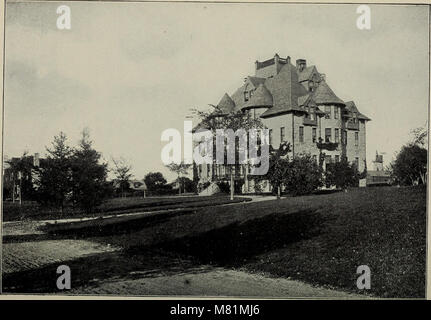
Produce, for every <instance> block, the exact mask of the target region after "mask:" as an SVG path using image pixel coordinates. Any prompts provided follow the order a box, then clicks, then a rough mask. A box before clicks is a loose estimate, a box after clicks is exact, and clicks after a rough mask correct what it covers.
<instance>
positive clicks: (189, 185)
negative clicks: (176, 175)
mask: <svg viewBox="0 0 431 320" xmlns="http://www.w3.org/2000/svg"><path fill="white" fill-rule="evenodd" d="M180 182H181V185H182V186H183V192H196V191H197V189H196V187H197V185H196V183H195V182H194V181H193V180H191V179H189V178H187V177H181V178H180Z"/></svg>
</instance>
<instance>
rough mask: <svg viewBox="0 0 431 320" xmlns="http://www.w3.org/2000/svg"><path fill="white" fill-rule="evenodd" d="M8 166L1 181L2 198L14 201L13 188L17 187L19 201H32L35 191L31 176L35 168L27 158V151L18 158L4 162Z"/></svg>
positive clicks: (29, 157)
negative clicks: (9, 197) (18, 189)
mask: <svg viewBox="0 0 431 320" xmlns="http://www.w3.org/2000/svg"><path fill="white" fill-rule="evenodd" d="M5 162H6V163H7V164H8V165H9V169H8V170H7V171H6V170H5V178H6V175H7V176H8V178H7V179H3V183H4V185H3V190H4V191H5V193H4V197H7V196H11V197H12V198H13V199H15V190H14V188H15V186H16V185H18V186H19V188H20V190H21V192H20V196H21V199H20V200H21V201H23V200H24V199H25V200H33V199H34V198H35V195H36V191H35V189H34V186H33V175H34V172H35V168H34V166H33V158H32V157H31V156H28V153H27V151H25V152H24V153H23V155H22V156H21V157H20V158H12V159H9V160H6V161H5Z"/></svg>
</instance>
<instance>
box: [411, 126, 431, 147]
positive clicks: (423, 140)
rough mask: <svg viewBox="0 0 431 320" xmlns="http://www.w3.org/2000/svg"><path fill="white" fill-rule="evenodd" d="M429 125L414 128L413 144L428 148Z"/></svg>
mask: <svg viewBox="0 0 431 320" xmlns="http://www.w3.org/2000/svg"><path fill="white" fill-rule="evenodd" d="M427 128H428V125H427V124H425V125H424V126H423V127H419V128H416V129H413V130H412V135H413V141H412V144H413V145H417V146H419V147H421V148H425V149H426V148H428V129H427Z"/></svg>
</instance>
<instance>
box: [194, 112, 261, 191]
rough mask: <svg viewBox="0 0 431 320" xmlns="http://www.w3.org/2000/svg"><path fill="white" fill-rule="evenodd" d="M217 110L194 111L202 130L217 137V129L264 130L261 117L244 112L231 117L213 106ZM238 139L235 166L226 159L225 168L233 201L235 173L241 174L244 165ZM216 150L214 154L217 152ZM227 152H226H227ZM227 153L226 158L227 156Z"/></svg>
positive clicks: (234, 113) (231, 114)
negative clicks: (241, 162) (240, 169)
mask: <svg viewBox="0 0 431 320" xmlns="http://www.w3.org/2000/svg"><path fill="white" fill-rule="evenodd" d="M213 107H214V109H215V110H213V111H210V112H203V111H198V110H194V112H195V114H196V115H197V116H198V118H199V119H200V124H199V127H200V128H205V129H206V130H209V131H211V132H212V134H213V135H214V136H215V135H216V130H217V129H222V130H228V129H232V130H233V132H236V131H237V130H239V129H242V130H245V131H246V132H249V131H250V130H251V129H262V128H263V123H262V121H261V119H260V118H259V117H257V118H254V117H252V116H251V115H250V113H248V112H243V111H241V110H239V111H236V112H232V113H230V114H229V115H225V114H224V113H223V111H222V110H220V108H219V107H217V106H213ZM238 140H239V139H238V138H236V141H235V164H231V165H228V164H227V161H226V159H225V162H224V163H225V166H226V167H227V169H228V172H229V174H230V198H231V199H233V196H234V193H235V192H234V191H235V182H234V180H235V177H234V172H239V168H240V166H241V165H242V164H240V163H239V161H238V160H239V156H238V155H239V152H240V151H243V150H240V149H239V143H238ZM215 149H216V148H214V154H215V152H216V150H215ZM225 151H226V150H225ZM226 154H227V153H226V152H225V156H226ZM213 161H214V163H215V161H216V157H215V155H214V156H213Z"/></svg>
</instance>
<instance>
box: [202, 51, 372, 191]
mask: <svg viewBox="0 0 431 320" xmlns="http://www.w3.org/2000/svg"><path fill="white" fill-rule="evenodd" d="M217 107H218V109H219V110H221V111H223V114H229V113H231V112H237V111H239V110H241V111H243V112H249V113H250V116H252V117H260V118H261V120H262V123H263V125H264V126H265V127H266V128H268V129H269V143H270V144H271V146H272V147H273V148H278V147H279V146H280V143H282V142H288V143H290V154H289V156H295V155H299V154H306V153H308V154H310V155H312V156H313V157H314V158H315V159H316V161H318V159H319V155H320V154H321V149H319V147H318V145H319V141H320V142H323V143H330V144H331V145H332V146H334V147H333V148H331V149H329V150H324V154H325V156H324V162H323V167H324V168H325V167H326V164H328V163H331V162H335V161H340V160H341V159H342V157H346V158H347V160H348V161H349V162H351V163H354V164H356V166H357V168H358V170H359V172H363V171H364V169H365V168H366V159H365V153H366V152H365V151H366V139H365V126H366V123H367V121H369V120H370V119H369V118H368V117H367V116H365V115H364V114H362V113H361V112H359V110H358V108H357V106H356V105H355V103H354V102H353V101H346V102H345V101H343V100H341V99H340V98H339V97H338V96H337V95H336V94H335V93H334V91H333V90H332V89H331V88H330V87H329V85H328V84H327V83H326V79H325V75H324V74H321V73H319V72H318V71H317V68H316V66H307V62H306V60H305V59H298V60H296V63H295V65H293V64H292V62H291V59H290V57H287V58H285V59H284V58H281V57H279V55H278V54H276V55H275V56H274V57H273V58H271V59H269V60H266V61H262V62H260V61H256V62H255V75H254V76H248V77H247V78H245V80H244V83H243V85H242V86H241V87H240V88H238V89H237V90H236V91H235V92H234V93H233V94H232V95H229V94H227V93H226V94H224V96H223V97H222V98H221V100H220V102H219V103H218V105H217ZM320 146H321V144H320ZM238 171H239V172H236V173H235V176H237V177H241V178H244V179H245V183H244V185H243V187H242V189H243V192H253V190H254V188H253V183H252V181H249V179H248V178H247V171H248V170H247V169H246V168H243V167H241V168H240V170H238ZM196 174H197V175H198V177H199V181H200V182H211V181H216V180H218V179H223V178H225V177H226V175H227V172H226V168H225V167H224V166H223V165H217V164H214V165H211V164H205V165H199V166H198V168H197V170H196ZM264 189H268V190H269V189H270V186H267V187H265V188H264Z"/></svg>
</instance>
